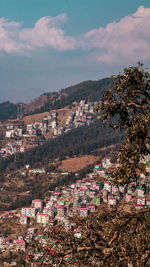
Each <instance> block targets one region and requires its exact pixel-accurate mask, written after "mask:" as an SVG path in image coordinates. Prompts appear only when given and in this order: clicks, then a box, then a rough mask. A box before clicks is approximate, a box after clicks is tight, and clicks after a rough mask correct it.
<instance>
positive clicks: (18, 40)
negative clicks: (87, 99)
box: [0, 0, 150, 103]
mask: <svg viewBox="0 0 150 267" xmlns="http://www.w3.org/2000/svg"><path fill="white" fill-rule="evenodd" d="M149 27H150V0H133V1H131V0H126V1H120V0H0V102H3V101H11V102H14V103H17V102H25V103H28V102H29V101H31V100H33V99H34V98H36V97H38V96H39V95H41V94H43V93H44V92H51V91H58V90H61V89H62V88H66V87H68V86H71V85H74V84H77V83H80V82H82V81H85V80H99V79H101V78H104V77H109V76H111V75H113V74H117V73H118V72H120V71H122V70H123V68H125V67H128V66H129V65H135V64H136V63H137V62H138V61H141V62H142V63H144V66H145V67H148V69H149V67H150V31H149Z"/></svg>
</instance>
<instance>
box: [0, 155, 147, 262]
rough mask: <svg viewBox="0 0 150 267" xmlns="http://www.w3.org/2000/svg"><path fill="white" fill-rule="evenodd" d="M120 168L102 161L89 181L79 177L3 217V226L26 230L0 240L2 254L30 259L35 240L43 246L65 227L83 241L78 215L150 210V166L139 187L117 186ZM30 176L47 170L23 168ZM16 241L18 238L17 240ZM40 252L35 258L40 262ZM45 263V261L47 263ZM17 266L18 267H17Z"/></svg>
mask: <svg viewBox="0 0 150 267" xmlns="http://www.w3.org/2000/svg"><path fill="white" fill-rule="evenodd" d="M117 166H118V162H116V163H112V162H111V158H107V157H105V158H103V159H102V161H101V162H100V163H99V164H96V165H95V167H94V169H93V171H92V172H91V173H88V174H87V175H86V177H84V178H83V179H80V177H77V179H76V181H75V182H74V183H71V184H69V185H68V186H63V187H61V188H57V189H58V190H56V191H49V196H47V197H46V198H45V199H33V200H32V203H31V205H30V206H27V207H22V208H21V209H17V210H12V211H6V212H3V213H1V215H0V222H3V223H4V222H5V221H7V220H8V219H14V224H15V223H16V221H17V222H18V224H20V225H22V226H23V227H25V228H24V229H25V231H24V234H23V235H18V236H16V235H11V236H9V235H7V236H6V235H3V233H2V232H1V236H0V251H1V253H4V252H6V251H12V252H14V251H16V252H17V251H23V252H24V253H26V255H27V258H28V255H29V254H30V253H29V251H28V246H29V244H30V243H31V242H33V240H35V241H36V240H38V241H39V242H40V244H41V245H42V246H44V245H45V244H46V242H47V237H46V232H47V231H48V229H52V228H53V229H58V228H59V227H62V226H63V227H64V229H65V230H66V231H68V230H71V231H72V234H73V235H74V237H76V238H82V229H81V228H80V227H79V225H77V224H76V223H75V222H74V218H75V217H76V216H77V215H78V216H80V217H81V218H85V217H87V216H88V215H89V214H91V213H92V212H95V211H96V210H100V209H103V208H104V207H106V206H107V207H109V208H111V207H115V206H121V207H122V209H128V210H139V209H144V208H147V207H150V165H149V162H148V163H147V165H146V171H147V175H143V174H142V175H139V176H138V184H137V183H136V182H132V183H131V184H130V185H129V186H128V185H116V184H114V183H113V181H112V180H111V178H110V171H112V170H113V169H114V168H116V167H117ZM24 169H25V170H26V171H27V172H30V173H33V174H36V173H40V174H44V173H45V169H44V168H39V169H31V168H30V166H29V165H27V166H25V168H24ZM14 237H15V238H14ZM40 258H41V252H40V253H39V252H37V253H36V254H35V255H34V259H35V260H37V261H39V262H40ZM45 261H46V260H45ZM14 266H15V265H14Z"/></svg>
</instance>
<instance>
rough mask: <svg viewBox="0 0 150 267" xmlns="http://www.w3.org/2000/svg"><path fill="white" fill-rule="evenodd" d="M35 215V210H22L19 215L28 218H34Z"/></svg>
mask: <svg viewBox="0 0 150 267" xmlns="http://www.w3.org/2000/svg"><path fill="white" fill-rule="evenodd" d="M36 213H37V209H35V208H22V209H21V214H22V215H26V216H29V217H35V215H36Z"/></svg>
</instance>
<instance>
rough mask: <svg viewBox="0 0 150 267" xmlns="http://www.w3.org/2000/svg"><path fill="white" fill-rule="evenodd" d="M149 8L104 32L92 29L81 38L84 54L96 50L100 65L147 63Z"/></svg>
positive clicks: (149, 43) (123, 19) (110, 24)
mask: <svg viewBox="0 0 150 267" xmlns="http://www.w3.org/2000/svg"><path fill="white" fill-rule="evenodd" d="M149 25H150V8H144V7H143V6H140V7H139V8H138V10H137V11H136V12H135V13H134V14H131V15H129V16H126V17H124V18H122V19H121V20H120V21H119V22H112V23H109V24H107V26H106V27H105V28H102V27H100V28H99V29H93V30H91V31H89V32H87V33H86V34H84V35H83V36H82V40H81V42H82V48H83V49H84V50H91V49H92V50H93V49H95V50H96V58H97V60H98V61H100V62H104V63H114V62H115V64H116V63H118V64H119V63H121V62H124V63H126V62H127V63H128V62H132V61H135V62H136V61H137V60H139V59H140V60H145V59H150V31H149Z"/></svg>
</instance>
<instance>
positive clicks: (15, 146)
mask: <svg viewBox="0 0 150 267" xmlns="http://www.w3.org/2000/svg"><path fill="white" fill-rule="evenodd" d="M97 104H98V102H88V103H86V102H85V100H81V101H80V103H79V104H78V105H77V110H76V111H74V112H72V113H71V114H70V115H69V116H68V118H67V120H66V123H65V125H64V127H60V126H59V120H58V113H57V111H56V110H52V111H50V113H49V114H48V115H47V116H44V118H43V119H42V121H41V122H35V123H31V124H26V125H22V126H21V125H19V124H17V123H15V124H12V123H11V124H8V125H7V126H6V133H5V138H6V141H7V144H6V145H5V147H3V148H1V149H0V156H1V157H7V156H9V155H12V154H14V153H18V152H21V153H23V152H24V151H25V150H26V149H27V147H28V145H29V146H37V145H40V144H42V143H43V142H44V140H45V134H46V133H48V132H49V133H50V136H51V137H52V138H53V137H57V136H59V135H62V134H63V133H65V132H68V131H70V130H71V129H73V128H77V127H79V126H83V125H85V124H89V123H90V122H91V121H92V120H93V118H94V109H95V106H96V105H97Z"/></svg>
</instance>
